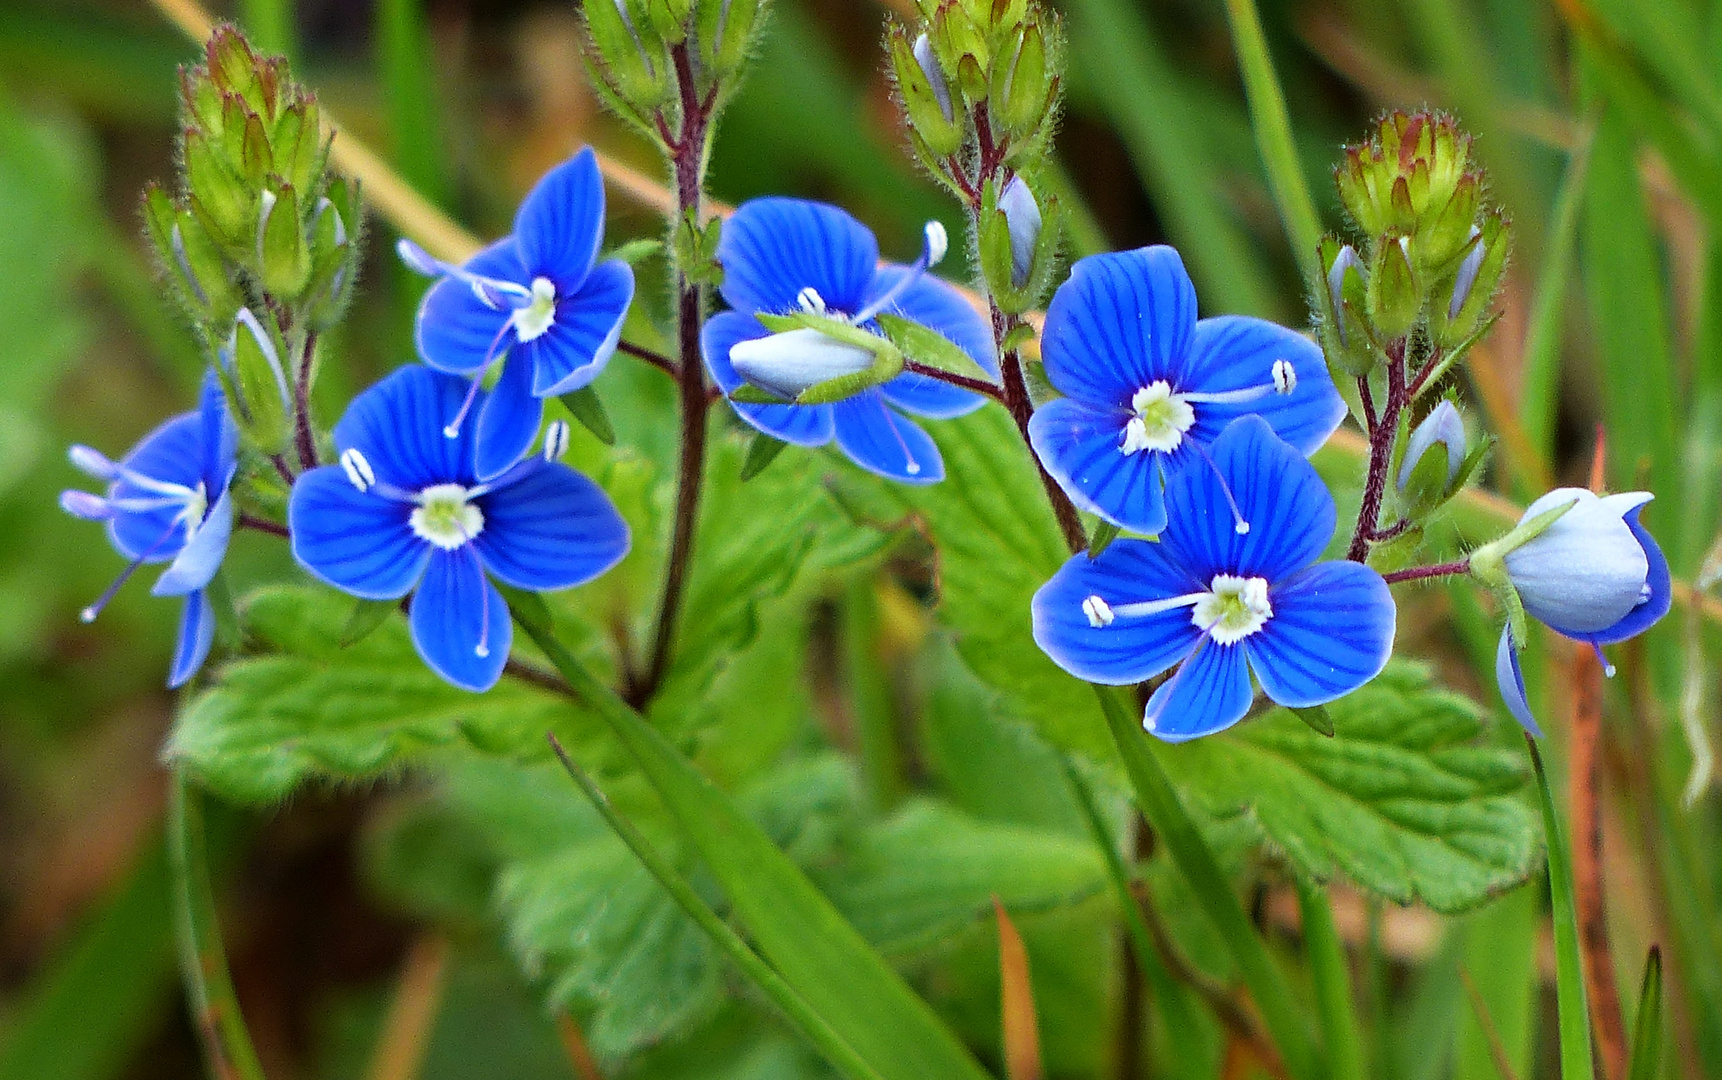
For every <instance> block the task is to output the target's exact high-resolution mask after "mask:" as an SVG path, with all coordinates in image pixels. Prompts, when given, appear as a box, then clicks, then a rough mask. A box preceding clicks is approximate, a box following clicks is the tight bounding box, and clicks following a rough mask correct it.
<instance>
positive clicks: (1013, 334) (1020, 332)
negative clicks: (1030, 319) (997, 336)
mask: <svg viewBox="0 0 1722 1080" xmlns="http://www.w3.org/2000/svg"><path fill="white" fill-rule="evenodd" d="M1033 340H1034V327H1033V326H1032V325H1030V324H1028V323H1025V322H1023V323H1017V324H1016V325H1015V326H1013V327H1011V328H1010V330H1009V331H1008V332H1006V334H1005V336H1004V337H1003V339H1001V340H1000V341H999V350H1000V351H1001V352H1017V351H1020V350H1021V349H1022V347H1023V346H1024V345H1027V344H1028V343H1029V342H1031V341H1033Z"/></svg>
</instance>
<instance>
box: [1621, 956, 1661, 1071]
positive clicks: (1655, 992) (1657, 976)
mask: <svg viewBox="0 0 1722 1080" xmlns="http://www.w3.org/2000/svg"><path fill="white" fill-rule="evenodd" d="M1661 1067H1662V949H1661V948H1660V947H1658V946H1655V945H1652V946H1651V947H1650V955H1649V956H1647V957H1645V960H1644V986H1643V988H1642V989H1641V990H1640V991H1639V992H1638V1020H1637V1022H1636V1023H1635V1024H1634V1025H1633V1031H1632V1068H1631V1070H1630V1071H1629V1072H1628V1073H1627V1080H1656V1076H1657V1073H1658V1072H1659V1070H1660V1069H1661Z"/></svg>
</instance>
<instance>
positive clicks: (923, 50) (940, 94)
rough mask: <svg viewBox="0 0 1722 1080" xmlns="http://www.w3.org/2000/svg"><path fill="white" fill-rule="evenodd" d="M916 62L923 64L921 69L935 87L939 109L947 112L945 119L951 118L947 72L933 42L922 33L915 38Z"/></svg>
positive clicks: (934, 93)
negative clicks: (942, 67) (940, 63)
mask: <svg viewBox="0 0 1722 1080" xmlns="http://www.w3.org/2000/svg"><path fill="white" fill-rule="evenodd" d="M914 52H915V62H916V63H917V64H920V65H921V71H922V73H923V74H925V75H926V76H927V82H928V84H929V85H931V86H932V88H933V96H934V97H935V98H937V99H938V101H939V111H940V112H942V113H944V114H945V119H946V120H949V119H951V88H950V87H949V86H948V85H947V84H946V83H945V73H944V71H943V70H942V69H940V67H939V58H938V57H937V56H934V55H933V43H932V42H931V41H929V40H928V39H927V35H925V34H922V35H921V36H920V37H918V38H916V39H915V46H914Z"/></svg>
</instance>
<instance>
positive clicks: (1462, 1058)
mask: <svg viewBox="0 0 1722 1080" xmlns="http://www.w3.org/2000/svg"><path fill="white" fill-rule="evenodd" d="M1541 908H1542V900H1541V898H1540V897H1539V896H1538V895H1537V890H1535V889H1515V890H1514V891H1513V892H1511V893H1509V894H1508V895H1506V896H1503V897H1501V898H1500V899H1498V900H1496V901H1494V902H1493V903H1491V904H1490V905H1489V906H1488V907H1486V908H1484V909H1483V910H1481V911H1479V912H1477V913H1476V914H1474V915H1471V916H1470V917H1468V918H1467V919H1466V921H1465V930H1464V934H1465V943H1464V965H1465V970H1466V971H1467V972H1468V973H1469V974H1470V977H1471V984H1472V986H1473V987H1474V988H1475V989H1476V992H1477V1000H1478V1002H1479V1003H1481V1005H1482V1006H1483V1008H1484V1009H1485V1010H1486V1011H1487V1016H1488V1018H1489V1020H1490V1021H1492V1022H1493V1024H1494V1027H1495V1030H1494V1032H1493V1034H1491V1033H1490V1032H1489V1031H1487V1030H1486V1029H1485V1027H1484V1024H1483V1021H1482V1017H1481V1015H1479V1013H1478V1012H1477V1010H1475V1009H1472V1010H1470V1011H1468V1012H1461V1013H1460V1014H1459V1031H1458V1034H1457V1040H1458V1041H1457V1045H1456V1046H1455V1048H1454V1052H1455V1053H1456V1054H1457V1068H1456V1069H1455V1071H1454V1075H1455V1076H1489V1075H1490V1074H1491V1073H1492V1072H1494V1071H1495V1063H1496V1049H1497V1048H1496V1046H1495V1045H1494V1044H1495V1043H1496V1042H1497V1041H1498V1043H1499V1050H1500V1052H1502V1053H1504V1054H1505V1055H1506V1059H1507V1062H1508V1063H1509V1064H1510V1065H1511V1067H1512V1069H1513V1072H1514V1074H1515V1075H1518V1076H1521V1077H1526V1076H1530V1075H1531V1046H1532V1044H1533V1041H1534V1034H1535V1024H1536V1013H1535V1011H1534V1005H1535V1004H1536V1001H1537V994H1538V992H1539V990H1540V989H1541V986H1540V976H1539V972H1538V971H1537V962H1536V961H1537V957H1536V947H1537V927H1538V925H1539V923H1540V922H1541V920H1542V911H1541Z"/></svg>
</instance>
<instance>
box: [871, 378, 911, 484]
mask: <svg viewBox="0 0 1722 1080" xmlns="http://www.w3.org/2000/svg"><path fill="white" fill-rule="evenodd" d="M873 400H874V401H876V402H878V403H879V410H880V411H881V412H883V413H884V414H885V427H886V428H887V429H889V430H890V432H891V437H892V438H893V439H896V440H897V445H898V446H899V447H901V448H902V450H903V460H904V461H905V462H907V464H906V465H905V466H904V471H905V472H907V473H908V474H909V475H910V476H919V475H920V474H921V463H920V462H918V461H916V460H915V455H914V454H912V453H910V452H909V444H908V442H907V441H905V440H904V438H903V433H902V432H901V431H898V430H897V418H896V417H894V416H892V415H891V407H890V406H889V405H887V404H885V395H884V394H875V395H873Z"/></svg>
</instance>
